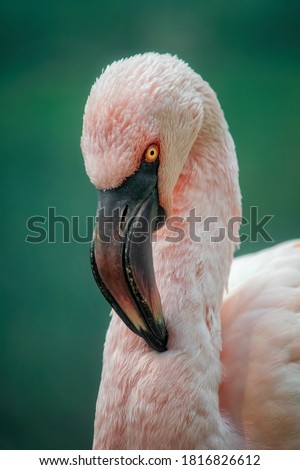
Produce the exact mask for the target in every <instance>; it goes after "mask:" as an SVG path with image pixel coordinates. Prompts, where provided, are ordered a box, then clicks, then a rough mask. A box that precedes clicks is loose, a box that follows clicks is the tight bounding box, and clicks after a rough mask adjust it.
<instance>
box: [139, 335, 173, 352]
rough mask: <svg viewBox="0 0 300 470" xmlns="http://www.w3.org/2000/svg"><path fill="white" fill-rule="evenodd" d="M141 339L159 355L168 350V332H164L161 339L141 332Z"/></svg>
mask: <svg viewBox="0 0 300 470" xmlns="http://www.w3.org/2000/svg"><path fill="white" fill-rule="evenodd" d="M141 336H142V338H144V340H145V341H146V343H147V344H148V345H149V346H150V347H151V348H152V349H155V351H157V352H159V353H161V352H165V351H167V350H168V348H167V343H168V331H167V330H165V333H164V336H163V337H162V339H158V338H157V337H156V336H153V335H152V334H149V333H148V332H147V331H145V330H143V331H142V332H141Z"/></svg>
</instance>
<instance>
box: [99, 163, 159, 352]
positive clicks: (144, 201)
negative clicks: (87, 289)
mask: <svg viewBox="0 0 300 470" xmlns="http://www.w3.org/2000/svg"><path fill="white" fill-rule="evenodd" d="M157 170H158V161H156V162H153V163H148V162H146V161H144V162H143V163H142V164H141V166H140V168H139V170H138V171H137V172H136V173H134V174H133V175H132V176H130V177H129V178H127V179H126V180H125V182H124V183H123V184H122V185H121V186H120V187H119V188H116V189H110V190H106V191H103V190H97V192H98V198H99V200H98V214H97V215H98V217H97V223H96V227H95V231H94V239H93V242H92V246H91V265H92V271H93V275H94V278H95V280H96V282H97V284H98V286H99V288H100V290H101V292H102V294H103V295H104V296H105V298H106V299H107V300H108V302H109V303H110V304H111V306H112V307H113V309H114V310H115V312H116V313H117V314H118V315H119V316H120V317H121V319H122V320H123V321H124V323H125V324H126V325H127V326H128V327H129V328H130V329H131V330H132V331H133V332H134V333H136V334H137V335H139V336H141V337H142V338H144V339H145V341H146V342H147V343H148V345H149V346H151V347H152V348H153V349H155V350H156V351H159V352H162V351H165V350H166V349H167V348H166V344H167V330H166V326H165V322H164V318H163V315H162V307H161V300H160V295H159V292H158V288H157V286H156V282H155V274H154V268H153V258H152V246H151V239H152V233H153V232H154V231H155V230H157V229H158V227H159V225H160V224H161V223H162V218H163V215H162V213H163V210H162V208H161V207H160V206H159V203H158V190H157Z"/></svg>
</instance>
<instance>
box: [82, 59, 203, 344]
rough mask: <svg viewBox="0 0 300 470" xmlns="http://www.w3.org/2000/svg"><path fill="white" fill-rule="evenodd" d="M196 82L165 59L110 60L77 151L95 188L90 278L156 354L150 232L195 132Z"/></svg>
mask: <svg viewBox="0 0 300 470" xmlns="http://www.w3.org/2000/svg"><path fill="white" fill-rule="evenodd" d="M199 82H200V77H199V75H197V74H196V73H195V72H193V71H192V70H191V69H190V68H189V67H188V66H187V65H186V64H185V63H184V62H182V61H181V60H179V59H177V58H176V57H172V56H170V55H159V54H154V53H149V54H144V55H137V56H134V57H131V58H129V59H125V60H121V61H118V62H114V63H113V64H112V65H111V66H109V67H108V68H107V69H106V70H105V71H104V72H103V73H102V75H101V76H100V77H99V78H98V79H97V80H96V82H95V83H94V85H93V86H92V89H91V92H90V95H89V97H88V100H87V103H86V107H85V114H84V120H83V131H82V138H81V148H82V153H83V156H84V161H85V167H86V172H87V174H88V176H89V178H90V180H91V182H92V183H93V184H94V186H95V187H96V189H97V193H98V218H97V223H96V228H95V232H94V240H93V243H92V249H91V264H92V270H93V273H94V277H95V280H96V282H97V283H98V286H99V287H100V289H101V291H102V293H103V294H104V296H105V297H106V299H107V300H108V301H109V302H110V303H111V305H112V307H113V308H114V310H115V311H116V312H117V313H118V314H119V316H120V317H121V318H122V320H123V321H124V322H125V323H126V325H127V326H128V327H129V328H130V329H131V330H132V331H134V332H135V333H136V334H138V335H139V336H141V337H143V338H144V339H145V340H146V342H147V343H148V344H149V346H151V347H152V348H154V349H155V350H157V351H164V350H166V344H167V330H166V327H165V323H164V319H163V315H162V307H161V301H160V296H159V292H158V289H157V286H156V282H155V275H154V269H153V260H152V250H151V234H152V232H153V231H154V230H157V229H158V227H159V222H160V221H161V216H162V215H169V214H171V212H172V192H173V190H174V187H175V184H176V182H177V180H178V178H179V175H180V173H181V170H182V168H183V165H184V163H185V161H186V159H187V157H188V154H189V152H190V150H191V148H192V146H193V143H194V142H195V139H196V137H197V135H198V133H199V130H200V127H201V123H202V115H203V103H202V97H201V93H200V92H199V87H200V83H199Z"/></svg>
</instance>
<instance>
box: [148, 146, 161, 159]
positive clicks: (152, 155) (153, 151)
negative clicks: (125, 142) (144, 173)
mask: <svg viewBox="0 0 300 470" xmlns="http://www.w3.org/2000/svg"><path fill="white" fill-rule="evenodd" d="M158 156H159V150H158V147H157V145H155V144H151V145H149V147H148V148H147V149H146V151H145V160H146V162H155V160H156V159H157V157H158Z"/></svg>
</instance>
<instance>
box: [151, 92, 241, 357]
mask: <svg viewBox="0 0 300 470" xmlns="http://www.w3.org/2000/svg"><path fill="white" fill-rule="evenodd" d="M206 92H207V95H206V94H205V93H204V97H205V100H206V108H205V109H206V112H205V114H204V119H203V125H202V128H201V130H200V133H199V135H198V137H197V139H196V141H195V143H194V146H193V148H192V150H191V152H190V154H189V157H188V159H187V161H186V164H185V166H184V168H183V170H182V173H181V175H180V177H179V180H178V182H177V184H176V186H175V189H174V192H173V211H172V214H171V218H170V219H169V223H168V224H167V226H166V227H165V228H164V229H163V230H162V231H161V232H159V233H158V240H157V242H155V243H153V258H154V267H155V272H156V281H157V284H158V289H159V291H160V294H161V299H162V307H163V312H164V317H165V320H166V323H167V327H168V330H169V337H170V340H169V347H175V348H180V349H183V350H186V349H189V348H191V349H193V350H195V347H196V346H195V345H197V344H198V346H199V348H201V349H202V348H203V347H204V345H205V347H206V348H207V350H208V351H209V350H210V351H211V352H212V353H214V354H215V357H216V361H218V362H219V352H220V349H221V325H220V309H221V304H222V297H223V293H224V288H226V287H227V281H228V276H229V271H230V266H231V263H232V257H233V252H234V249H235V246H236V245H237V244H238V225H237V224H235V225H233V230H231V228H230V223H228V222H229V220H230V219H231V218H232V217H233V216H234V217H235V216H239V215H240V190H239V185H238V167H237V162H236V155H235V149H234V144H233V141H232V138H231V135H230V133H229V132H228V128H227V124H226V121H225V119H224V116H223V112H222V110H221V108H220V106H219V104H218V102H217V100H216V97H215V95H214V93H213V92H211V90H210V89H209V88H207V90H206ZM212 129H213V131H212ZM170 228H171V230H170ZM175 230H176V232H175ZM231 232H232V233H231ZM178 234H180V235H178ZM179 239H180V241H179Z"/></svg>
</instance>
